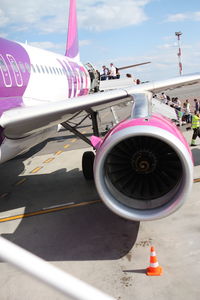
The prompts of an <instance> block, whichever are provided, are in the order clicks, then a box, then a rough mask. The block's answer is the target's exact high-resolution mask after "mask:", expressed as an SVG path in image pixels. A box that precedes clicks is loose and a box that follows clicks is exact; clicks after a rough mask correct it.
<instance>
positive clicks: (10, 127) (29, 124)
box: [0, 73, 200, 139]
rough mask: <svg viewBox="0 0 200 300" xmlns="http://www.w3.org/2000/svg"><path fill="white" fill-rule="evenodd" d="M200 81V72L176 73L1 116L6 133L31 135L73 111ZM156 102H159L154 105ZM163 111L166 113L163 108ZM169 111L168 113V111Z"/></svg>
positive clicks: (65, 117)
mask: <svg viewBox="0 0 200 300" xmlns="http://www.w3.org/2000/svg"><path fill="white" fill-rule="evenodd" d="M199 83H200V73H197V74H193V75H185V76H180V77H175V78H173V79H169V80H163V81H157V82H152V83H144V84H139V85H137V86H135V85H133V86H132V87H128V88H125V89H115V90H112V91H107V92H102V93H95V94H92V95H87V96H81V97H77V98H72V99H69V100H68V101H60V102H55V103H48V104H45V105H41V106H39V107H38V106H37V107H21V108H15V109H12V110H8V111H5V112H4V113H3V115H2V116H1V123H0V126H1V127H2V128H4V135H5V136H6V137H8V138H11V139H15V138H20V137H24V136H27V135H29V134H31V133H34V132H37V131H40V130H41V129H45V128H49V127H52V126H54V125H57V124H59V123H62V122H65V121H66V119H67V118H68V117H69V115H72V114H74V113H75V112H78V111H81V110H87V109H89V108H93V109H95V108H98V107H104V106H105V105H108V106H113V105H114V104H116V102H117V103H119V102H124V101H128V100H130V99H131V96H134V94H137V93H143V92H147V91H149V92H151V93H152V94H153V93H159V92H161V91H163V90H171V89H175V88H178V87H181V86H187V85H193V84H199ZM154 106H155V105H154ZM160 113H162V112H161V111H160ZM164 114H165V113H164Z"/></svg>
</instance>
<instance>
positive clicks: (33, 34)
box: [0, 0, 200, 81]
mask: <svg viewBox="0 0 200 300" xmlns="http://www.w3.org/2000/svg"><path fill="white" fill-rule="evenodd" d="M68 9H69V0H57V1H55V0H46V1H44V0H17V1H16V0H1V1H0V37H3V38H6V39H11V40H14V41H18V42H25V41H27V42H28V44H30V45H32V46H36V47H40V48H42V49H46V50H49V51H53V52H57V53H60V54H64V53H65V48H66V39H67V25H68ZM77 12H78V28H79V43H80V57H81V61H82V62H83V63H87V62H90V63H92V64H93V65H94V66H95V68H97V69H99V71H100V72H101V70H102V68H101V67H102V65H107V66H109V65H110V63H111V62H112V63H114V65H115V66H117V67H122V66H125V65H130V64H136V63H140V62H144V61H151V64H148V65H144V66H141V67H137V68H132V69H127V70H126V71H124V72H122V76H125V73H131V74H132V75H133V76H134V77H135V78H140V79H141V80H142V81H152V80H161V79H168V78H170V77H175V76H179V67H178V56H177V53H178V43H177V37H176V35H175V32H179V31H181V32H182V35H181V39H180V44H181V50H182V55H181V60H182V65H183V74H191V73H196V72H200V1H199V0H190V1H183V0H173V1H172V0H99V1H98V0H97V1H96V0H77Z"/></svg>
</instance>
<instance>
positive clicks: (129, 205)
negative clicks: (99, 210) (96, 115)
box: [94, 115, 193, 221]
mask: <svg viewBox="0 0 200 300" xmlns="http://www.w3.org/2000/svg"><path fill="white" fill-rule="evenodd" d="M97 148H98V149H97V154H96V158H95V162H94V178H95V183H96V187H97V190H98V193H99V195H100V197H101V198H102V200H103V201H104V203H105V204H106V205H107V206H108V207H109V208H110V209H111V210H112V211H113V212H115V213H116V214H118V215H119V216H121V217H124V218H126V219H129V220H136V221H146V220H155V219H159V218H163V217H166V216H168V215H170V214H171V213H173V212H175V211H176V210H177V209H178V208H179V207H180V206H181V205H182V204H183V203H184V201H185V199H186V198H187V196H188V194H189V192H190V190H191V186H192V182H193V160H192V155H191V152H190V149H189V146H188V144H187V142H186V140H185V139H184V137H183V136H182V134H181V133H180V131H179V129H178V128H177V127H176V125H174V124H173V123H171V121H168V120H167V119H165V118H164V117H162V116H160V115H153V116H151V117H149V118H137V119H131V120H126V121H123V122H122V123H120V124H118V125H117V126H115V127H114V128H113V129H112V130H111V131H110V132H109V133H108V135H107V136H106V137H105V139H104V140H103V141H102V142H101V143H99V146H98V147H97Z"/></svg>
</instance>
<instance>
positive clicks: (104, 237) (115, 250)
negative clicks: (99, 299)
mask: <svg viewBox="0 0 200 300" xmlns="http://www.w3.org/2000/svg"><path fill="white" fill-rule="evenodd" d="M8 164H10V165H8ZM23 170H24V165H23V160H22V159H20V158H18V159H15V160H12V161H10V162H8V163H5V164H4V165H2V166H1V168H0V172H1V187H0V195H2V194H3V193H6V192H8V196H7V197H5V198H2V199H1V206H0V211H1V212H3V211H8V210H12V209H16V208H21V207H24V208H25V211H24V214H26V213H29V212H33V211H37V210H42V209H44V208H48V207H51V206H56V205H64V204H65V205H66V204H67V203H70V202H75V203H80V202H85V201H96V200H99V196H98V194H97V192H96V189H95V186H94V184H93V183H91V182H87V181H85V180H84V178H83V175H82V172H80V171H79V169H73V170H70V171H67V170H66V169H60V170H58V171H56V172H52V173H50V174H43V175H31V176H27V175H26V176H25V178H26V179H27V180H26V182H25V183H24V184H22V185H18V186H16V185H15V184H12V183H16V182H17V181H19V180H21V179H23V178H24V177H23V176H18V175H19V174H22V175H23ZM15 214H16V213H15ZM11 222H15V221H9V222H7V223H6V224H5V223H2V224H4V226H7V227H6V229H7V228H9V226H10V225H11V224H9V223H11ZM2 224H1V223H0V226H2ZM139 224H140V223H139V222H131V221H128V220H125V219H122V218H120V217H119V216H117V215H115V214H114V213H112V212H111V211H110V210H109V209H108V208H107V207H106V206H105V205H104V204H103V203H101V202H100V203H97V204H93V205H88V206H84V207H76V208H71V209H65V210H61V211H58V212H54V213H48V214H43V215H38V216H34V217H28V218H24V219H22V220H21V221H20V224H19V225H18V227H17V228H16V229H15V231H14V232H13V233H11V234H10V233H9V234H8V230H7V232H6V230H5V231H4V233H3V234H2V236H3V237H5V238H6V239H8V240H10V241H12V242H14V243H15V244H17V245H19V246H21V247H23V248H25V249H27V250H28V251H30V252H32V253H34V254H36V255H38V256H39V257H42V258H43V259H45V260H47V261H68V260H70V261H71V260H76V261H77V260H81V261H84V260H112V259H119V258H120V257H123V256H125V255H126V254H127V253H128V252H129V251H130V249H131V248H132V247H133V245H134V243H135V241H136V239H137V234H138V231H139Z"/></svg>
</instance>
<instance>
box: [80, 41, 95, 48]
mask: <svg viewBox="0 0 200 300" xmlns="http://www.w3.org/2000/svg"><path fill="white" fill-rule="evenodd" d="M91 43H92V42H91V41H90V40H80V41H79V45H80V46H81V47H83V46H89V45H90V44H91Z"/></svg>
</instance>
